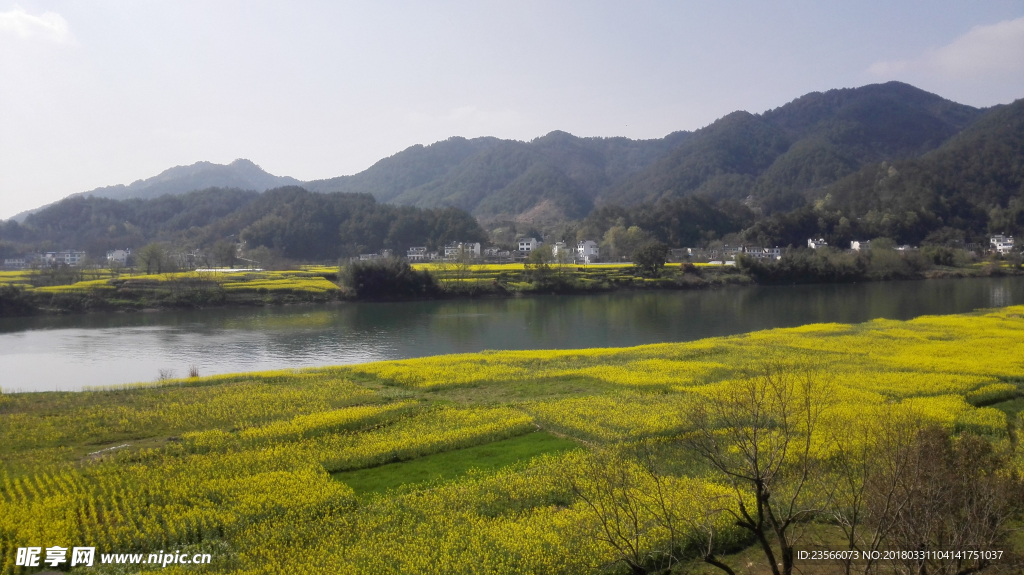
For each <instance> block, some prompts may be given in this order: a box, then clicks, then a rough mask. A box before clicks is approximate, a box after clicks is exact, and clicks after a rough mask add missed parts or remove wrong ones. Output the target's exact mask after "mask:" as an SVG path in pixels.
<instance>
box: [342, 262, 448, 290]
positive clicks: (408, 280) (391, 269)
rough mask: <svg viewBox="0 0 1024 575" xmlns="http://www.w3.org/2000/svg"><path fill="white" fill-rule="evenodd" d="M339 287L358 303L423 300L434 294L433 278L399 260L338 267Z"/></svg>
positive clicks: (356, 263)
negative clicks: (398, 299) (350, 292)
mask: <svg viewBox="0 0 1024 575" xmlns="http://www.w3.org/2000/svg"><path fill="white" fill-rule="evenodd" d="M339 277H340V279H341V283H342V285H345V286H346V287H348V288H349V289H351V290H352V291H354V292H355V294H356V297H358V298H360V299H390V298H400V297H425V296H430V295H434V294H435V293H437V285H436V284H435V283H434V277H433V276H431V275H430V273H429V272H427V271H417V270H414V269H412V266H410V265H409V262H407V261H405V260H402V259H398V258H386V259H380V260H369V261H353V262H350V263H348V264H346V265H344V266H342V267H341V271H340V274H339Z"/></svg>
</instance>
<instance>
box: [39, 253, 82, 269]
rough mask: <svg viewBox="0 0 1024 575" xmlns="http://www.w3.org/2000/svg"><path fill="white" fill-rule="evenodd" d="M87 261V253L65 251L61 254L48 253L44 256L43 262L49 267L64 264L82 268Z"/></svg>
mask: <svg viewBox="0 0 1024 575" xmlns="http://www.w3.org/2000/svg"><path fill="white" fill-rule="evenodd" d="M84 261H85V252H80V251H78V250H64V251H60V252H46V254H44V255H43V262H44V263H46V264H48V265H59V264H64V265H68V266H80V265H82V262H84Z"/></svg>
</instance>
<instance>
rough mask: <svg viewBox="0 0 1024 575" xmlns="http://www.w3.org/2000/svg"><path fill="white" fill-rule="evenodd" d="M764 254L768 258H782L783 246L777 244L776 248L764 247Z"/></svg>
mask: <svg viewBox="0 0 1024 575" xmlns="http://www.w3.org/2000/svg"><path fill="white" fill-rule="evenodd" d="M763 253H764V255H765V257H766V258H770V259H775V260H781V259H782V248H780V247H779V246H775V247H774V248H764V252H763Z"/></svg>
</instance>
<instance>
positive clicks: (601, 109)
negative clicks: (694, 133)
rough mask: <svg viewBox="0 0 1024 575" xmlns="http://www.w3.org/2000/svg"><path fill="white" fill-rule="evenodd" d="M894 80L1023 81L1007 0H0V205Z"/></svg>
mask: <svg viewBox="0 0 1024 575" xmlns="http://www.w3.org/2000/svg"><path fill="white" fill-rule="evenodd" d="M891 79H898V80H902V81H906V82H909V83H912V84H914V85H916V86H918V87H920V88H924V89H926V90H929V91H932V92H935V93H937V94H939V95H942V96H944V97H947V98H950V99H953V100H956V101H958V102H962V103H965V104H971V105H974V106H990V105H993V104H997V103H1009V102H1011V101H1013V100H1014V99H1017V98H1020V97H1024V0H1016V1H1012V0H985V1H983V2H978V1H963V2H947V1H940V0H928V1H902V2H891V1H886V2H874V1H864V0H861V1H858V2H842V3H838V2H764V1H763V0H761V1H745V2H696V1H682V0H679V1H675V2H646V1H642V0H632V1H629V2H599V1H596V0H588V1H581V2H533V1H529V0H512V1H508V2H489V1H486V0H473V1H467V2H382V1H377V2H365V3H346V2H337V1H336V2H300V1H289V2H273V3H271V2H256V1H251V0H247V1H239V2H230V1H219V0H213V1H211V0H205V1H201V2H191V1H183V0H175V1H173V2H172V1H159V0H117V1H106V0H89V1H66V2H62V1H54V2H33V1H30V0H22V1H20V2H19V3H17V4H15V3H10V2H8V1H7V0H0V218H4V217H9V216H11V215H14V214H15V213H17V212H20V211H22V210H25V209H28V208H33V207H38V206H40V205H42V204H45V203H48V202H51V201H54V200H56V199H59V198H61V197H63V196H66V195H68V194H70V193H74V192H80V191H85V190H89V189H92V188H95V187H98V186H103V185H111V184H119V183H125V184H127V183H130V182H132V181H133V180H136V179H139V178H146V177H149V176H153V175H155V174H157V173H159V172H160V171H162V170H164V169H166V168H169V167H171V166H174V165H182V164H191V163H193V162H196V161H199V160H209V161H213V162H218V163H227V162H230V161H231V160H233V159H235V158H248V159H250V160H253V161H254V162H256V163H258V164H260V165H261V166H262V167H263V168H264V169H266V170H267V171H269V172H271V173H274V174H277V175H289V176H293V177H296V178H299V179H303V180H307V179H314V178H326V177H332V176H338V175H342V174H351V173H354V172H358V171H361V170H363V169H365V168H367V167H369V166H370V165H371V164H373V163H374V162H375V161H377V160H379V159H380V158H382V157H385V156H389V155H391V154H394V153H396V152H398V151H400V150H402V149H404V148H406V147H408V146H410V145H412V144H417V143H422V144H429V143H431V142H434V141H437V140H441V139H445V138H447V137H449V136H454V135H459V136H466V137H473V136H481V135H492V136H498V137H501V138H514V139H519V140H530V139H532V138H535V137H537V136H541V135H543V134H546V133H548V132H550V131H551V130H556V129H557V130H565V131H567V132H571V133H573V134H576V135H579V136H628V137H631V138H655V137H661V136H664V135H665V134H667V133H669V132H672V131H675V130H692V129H696V128H700V127H702V126H704V125H707V124H708V123H710V122H712V121H714V120H715V119H716V118H718V117H720V116H722V115H724V114H726V113H728V112H731V111H733V110H738V109H743V110H748V111H751V112H762V111H764V110H767V109H770V108H775V107H778V106H780V105H782V104H785V103H786V102H788V101H790V100H792V99H794V98H796V97H798V96H800V95H802V94H804V93H807V92H810V91H816V90H817V91H820V90H827V89H830V88H840V87H854V86H861V85H864V84H870V83H874V82H880V81H886V80H891Z"/></svg>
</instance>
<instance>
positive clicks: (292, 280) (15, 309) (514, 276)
mask: <svg viewBox="0 0 1024 575" xmlns="http://www.w3.org/2000/svg"><path fill="white" fill-rule="evenodd" d="M771 265H772V264H768V265H766V264H763V263H761V262H750V261H745V260H741V261H740V262H739V265H714V264H700V263H698V264H679V263H674V264H673V263H669V264H666V265H665V266H664V267H663V268H662V269H660V270H659V271H658V272H656V273H655V274H649V275H638V274H637V271H636V268H635V267H634V266H633V265H632V264H592V265H587V266H579V265H541V266H534V265H525V264H482V265H465V264H458V263H440V264H413V265H412V266H411V267H412V269H413V270H416V271H418V272H426V273H429V274H430V276H431V277H432V279H433V289H432V290H431V291H429V292H428V293H426V294H417V295H415V296H411V297H401V296H399V297H394V296H392V297H388V298H374V297H373V295H372V294H371V295H370V296H363V297H360V295H359V294H358V293H357V290H356V289H353V288H352V287H350V286H346V285H345V284H344V282H343V281H341V280H340V279H339V274H338V269H337V268H333V267H327V266H310V267H305V268H302V269H298V270H288V271H238V272H233V271H232V272H224V271H218V272H195V271H193V272H181V273H165V274H143V275H127V274H123V273H122V274H116V275H115V274H112V273H111V272H109V271H107V270H90V271H89V272H87V273H86V272H83V273H82V275H81V276H79V278H76V279H79V280H80V281H75V282H74V283H67V284H60V285H45V284H46V283H47V279H48V278H47V277H46V276H44V275H42V274H40V273H39V272H33V271H20V272H0V317H19V316H31V315H54V314H75V313H88V312H137V311H144V310H154V309H204V308H223V307H254V306H276V305H292V304H310V303H329V302H342V301H357V300H374V299H386V300H389V301H395V300H407V299H458V298H481V297H516V296H522V295H540V294H562V295H571V294H588V293H608V292H614V291H622V290H695V289H716V288H722V287H726V286H747V285H755V284H765V285H769V284H791V283H851V282H860V281H880V280H889V279H906V280H925V279H952V278H974V277H998V276H1006V275H1024V270H1021V268H1020V266H1014V265H1011V264H1008V263H1005V262H995V263H993V262H986V263H981V264H972V265H969V266H964V267H951V266H932V267H928V268H926V269H914V270H902V271H900V272H899V273H895V274H893V273H887V274H876V275H873V274H872V272H871V271H870V270H867V271H865V270H861V271H860V272H859V273H858V274H850V273H846V274H839V273H834V272H831V271H829V270H826V271H825V272H821V271H814V272H813V273H811V272H808V271H807V270H806V269H804V268H801V267H796V268H795V271H794V267H793V266H790V267H783V266H784V264H774V265H775V266H776V267H775V268H772V267H769V266H771ZM779 268H781V269H782V271H781V272H780V271H778V270H779ZM40 284H44V285H40Z"/></svg>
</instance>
